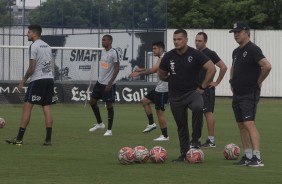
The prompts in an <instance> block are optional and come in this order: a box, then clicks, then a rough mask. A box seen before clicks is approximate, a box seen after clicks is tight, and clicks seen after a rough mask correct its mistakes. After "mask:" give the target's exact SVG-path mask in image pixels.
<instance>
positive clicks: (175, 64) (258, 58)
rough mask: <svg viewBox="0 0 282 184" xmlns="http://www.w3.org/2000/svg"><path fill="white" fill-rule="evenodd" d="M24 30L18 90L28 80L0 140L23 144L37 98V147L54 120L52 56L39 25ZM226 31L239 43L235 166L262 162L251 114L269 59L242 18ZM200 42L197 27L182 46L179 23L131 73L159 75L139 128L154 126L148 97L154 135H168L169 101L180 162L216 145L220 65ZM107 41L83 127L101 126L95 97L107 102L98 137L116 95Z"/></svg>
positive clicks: (115, 66) (115, 67)
mask: <svg viewBox="0 0 282 184" xmlns="http://www.w3.org/2000/svg"><path fill="white" fill-rule="evenodd" d="M28 28H29V30H28V40H29V41H32V44H31V46H30V52H29V53H30V55H29V57H30V60H29V68H28V70H27V72H26V74H25V76H24V77H23V80H22V81H21V83H20V84H19V89H22V87H23V85H24V83H25V82H26V81H27V80H28V78H31V82H30V83H29V86H28V90H27V93H26V96H25V102H24V108H23V114H22V119H21V123H20V127H19V132H18V135H17V136H16V137H15V138H13V139H9V140H6V142H7V143H9V144H16V145H22V144H23V136H24V132H25V130H26V127H27V125H28V123H29V120H30V116H31V110H32V108H33V105H34V104H38V105H41V106H42V108H43V112H44V116H45V124H46V139H45V140H44V142H43V145H47V146H48V145H51V135H52V124H53V118H52V113H51V108H50V105H51V104H53V103H54V102H55V100H54V98H53V95H54V92H53V86H54V82H53V76H52V68H51V62H52V56H51V55H52V54H51V49H50V46H49V45H48V44H46V43H45V42H43V41H42V40H41V39H40V36H41V32H42V28H41V26H39V25H30V26H29V27H28ZM230 32H233V33H234V38H235V40H236V42H237V43H238V44H239V47H238V48H236V49H235V50H234V51H233V54H232V59H233V61H232V67H231V69H230V71H231V72H230V85H231V90H232V92H233V101H232V108H233V111H234V114H235V118H236V121H237V124H238V127H239V131H240V136H241V140H242V145H243V148H244V153H245V154H244V156H243V157H242V159H241V160H240V161H239V162H237V163H236V164H240V165H247V166H253V167H259V166H264V164H263V162H262V160H261V157H260V145H259V143H260V137H259V132H258V130H257V128H256V126H255V116H256V107H257V103H258V101H259V97H260V89H261V86H262V82H263V81H264V80H265V78H266V77H267V76H268V74H269V72H270V70H271V64H270V63H269V62H268V60H267V59H266V58H265V56H264V55H263V53H262V51H261V50H260V48H259V47H258V46H257V45H255V44H254V43H252V42H251V41H250V27H249V25H248V24H247V23H245V22H241V21H240V22H237V23H235V24H234V26H233V29H232V30H230ZM207 40H208V36H207V34H206V33H204V32H199V33H198V34H197V35H196V38H195V45H196V48H197V49H195V48H193V47H190V46H188V45H187V43H188V35H187V32H186V31H185V30H184V29H178V30H176V31H175V32H174V34H173V42H174V46H175V48H174V49H172V50H170V51H168V52H166V53H165V45H164V43H163V42H155V43H153V44H152V47H153V53H154V55H155V56H157V57H158V58H159V59H158V61H157V63H156V64H154V65H153V67H152V68H148V69H145V68H137V69H135V70H134V71H133V73H132V74H130V76H131V77H136V76H140V75H149V74H152V73H158V77H159V80H158V83H157V85H156V88H155V89H154V90H152V91H150V92H149V93H148V94H147V95H146V96H145V97H144V98H143V99H142V104H143V107H144V110H145V113H146V115H147V118H148V125H147V126H146V128H145V129H144V130H143V133H147V132H150V131H152V130H154V129H156V127H157V125H156V124H155V122H154V118H153V113H152V110H151V107H150V104H151V103H154V104H155V109H156V114H157V117H158V121H159V125H160V128H161V133H162V134H161V135H160V137H158V138H156V139H154V140H155V141H168V140H169V136H168V130H167V122H166V119H165V116H164V111H165V105H166V104H167V102H168V101H169V102H170V107H171V112H172V115H173V117H174V120H175V122H176V125H177V131H178V138H179V142H180V156H179V157H178V158H176V159H174V160H173V162H183V161H185V155H186V153H187V151H188V150H189V149H190V148H191V147H194V148H200V147H216V144H215V137H214V126H215V120H214V117H213V111H214V103H215V87H216V86H217V85H218V84H219V83H220V82H221V81H222V79H223V77H224V75H225V73H226V71H227V67H226V65H225V63H224V62H223V61H222V60H221V59H220V57H219V56H218V55H217V54H216V52H214V51H212V50H210V49H209V48H207V47H206V43H207ZM112 42H113V38H112V36H111V35H104V36H103V38H102V46H103V47H104V49H103V50H102V53H101V59H100V61H99V67H100V76H99V79H98V81H97V82H96V84H95V86H94V88H93V92H92V94H91V100H90V105H91V108H92V111H93V113H94V115H95V117H96V120H97V124H95V125H94V127H92V128H90V129H89V131H90V132H95V131H97V130H98V129H104V128H105V124H104V123H103V122H102V118H101V115H100V110H99V107H98V104H97V102H98V100H99V99H102V100H103V102H105V103H106V108H107V112H108V127H107V130H106V132H105V134H104V136H112V125H113V119H114V108H113V102H114V101H115V92H116V77H117V75H118V73H119V67H120V65H119V60H118V58H119V57H118V53H117V51H116V50H115V49H114V48H112ZM215 66H217V67H218V68H219V74H218V77H217V79H216V80H215V81H214V80H213V79H214V76H215V73H216V68H215ZM35 97H36V98H35ZM188 108H189V109H190V110H191V111H192V136H191V137H192V139H191V141H190V134H189V129H188ZM203 115H204V116H205V119H206V122H207V128H208V138H207V140H206V142H205V143H204V144H201V143H200V141H199V140H200V138H201V132H202V125H203Z"/></svg>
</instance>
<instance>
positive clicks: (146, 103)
mask: <svg viewBox="0 0 282 184" xmlns="http://www.w3.org/2000/svg"><path fill="white" fill-rule="evenodd" d="M154 100H155V90H152V91H150V92H149V93H148V94H147V95H146V96H145V97H144V98H143V99H142V100H141V103H142V105H143V108H144V111H145V113H146V115H147V118H148V124H147V127H146V128H145V129H144V130H143V133H147V132H151V131H152V130H154V129H156V128H157V126H156V124H155V123H154V117H153V113H152V109H151V103H155V101H154Z"/></svg>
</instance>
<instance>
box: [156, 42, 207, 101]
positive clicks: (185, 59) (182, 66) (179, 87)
mask: <svg viewBox="0 0 282 184" xmlns="http://www.w3.org/2000/svg"><path fill="white" fill-rule="evenodd" d="M209 60H210V59H209V58H208V57H207V56H206V55H204V54H203V53H202V52H201V51H198V50H196V49H194V48H192V47H189V46H188V49H187V51H186V52H185V53H184V54H183V55H179V54H178V53H177V52H176V49H172V50H171V51H169V52H167V53H166V54H165V55H164V57H163V58H162V62H161V64H160V69H162V70H164V71H168V72H169V74H170V78H169V81H168V88H169V95H170V96H172V97H173V96H179V95H183V94H185V93H187V92H188V91H191V90H195V89H196V88H197V87H198V84H197V80H198V76H199V72H200V70H201V68H202V67H203V65H204V64H205V63H206V62H207V61H209Z"/></svg>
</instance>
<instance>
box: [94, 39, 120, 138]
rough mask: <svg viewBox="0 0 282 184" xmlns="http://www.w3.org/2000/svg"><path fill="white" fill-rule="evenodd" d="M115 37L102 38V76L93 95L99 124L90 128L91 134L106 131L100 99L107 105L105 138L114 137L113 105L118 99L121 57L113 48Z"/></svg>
mask: <svg viewBox="0 0 282 184" xmlns="http://www.w3.org/2000/svg"><path fill="white" fill-rule="evenodd" d="M112 42H113V37H112V36H111V35H104V36H103V38H102V46H103V47H104V49H103V50H102V53H101V59H100V61H99V65H100V66H99V67H100V75H99V78H98V81H97V82H96V84H95V86H94V88H93V92H92V94H91V99H90V105H91V108H92V111H93V113H94V115H95V117H96V120H97V124H95V125H94V127H92V128H90V129H89V131H90V132H95V131H96V130H98V129H104V128H105V124H104V123H103V122H102V118H101V114H100V110H99V106H98V104H97V102H98V100H99V99H102V100H103V102H105V103H106V107H107V111H108V130H107V131H106V132H105V134H104V136H112V126H113V120H114V107H113V103H114V102H115V98H116V77H117V75H118V73H119V66H120V63H119V57H118V52H117V51H116V49H114V48H112Z"/></svg>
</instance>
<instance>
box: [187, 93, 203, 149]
mask: <svg viewBox="0 0 282 184" xmlns="http://www.w3.org/2000/svg"><path fill="white" fill-rule="evenodd" d="M203 104H204V102H203V97H202V95H201V94H199V93H197V92H194V93H193V94H191V96H190V103H189V108H190V109H191V111H192V129H193V132H192V140H191V145H192V146H193V147H195V148H199V147H201V143H200V138H201V136H202V127H203Z"/></svg>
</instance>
